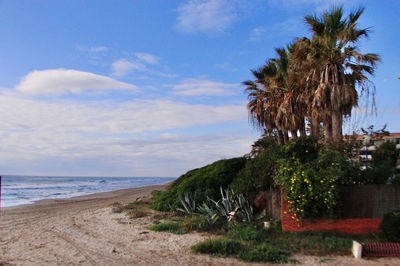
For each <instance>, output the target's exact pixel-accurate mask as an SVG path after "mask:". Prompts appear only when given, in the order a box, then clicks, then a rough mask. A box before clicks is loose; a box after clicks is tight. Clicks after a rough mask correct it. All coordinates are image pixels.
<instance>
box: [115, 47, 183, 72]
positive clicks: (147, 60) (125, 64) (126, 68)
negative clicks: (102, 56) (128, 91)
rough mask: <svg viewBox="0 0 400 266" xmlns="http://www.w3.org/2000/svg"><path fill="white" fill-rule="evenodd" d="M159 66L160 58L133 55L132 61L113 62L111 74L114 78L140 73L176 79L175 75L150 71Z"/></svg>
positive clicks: (142, 54) (123, 59)
mask: <svg viewBox="0 0 400 266" xmlns="http://www.w3.org/2000/svg"><path fill="white" fill-rule="evenodd" d="M159 65H160V57H158V56H155V55H152V54H148V53H135V57H134V58H133V59H126V58H120V59H118V60H116V61H114V62H113V63H112V64H111V71H112V73H111V74H112V75H113V76H116V77H126V76H128V75H129V74H132V73H133V72H135V71H141V72H146V73H148V74H152V75H156V76H160V77H165V78H174V77H177V75H175V74H169V73H164V72H161V71H158V70H154V69H152V67H153V66H159ZM146 78H147V77H146Z"/></svg>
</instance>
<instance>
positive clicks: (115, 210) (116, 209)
mask: <svg viewBox="0 0 400 266" xmlns="http://www.w3.org/2000/svg"><path fill="white" fill-rule="evenodd" d="M111 207H112V208H111V211H112V212H113V213H121V212H123V211H124V210H125V206H124V205H122V204H121V203H119V202H114V203H113V204H111Z"/></svg>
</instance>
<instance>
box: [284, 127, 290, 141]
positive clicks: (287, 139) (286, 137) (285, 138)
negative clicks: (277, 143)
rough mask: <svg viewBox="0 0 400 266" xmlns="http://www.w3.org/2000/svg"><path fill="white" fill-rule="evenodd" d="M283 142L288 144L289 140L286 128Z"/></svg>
mask: <svg viewBox="0 0 400 266" xmlns="http://www.w3.org/2000/svg"><path fill="white" fill-rule="evenodd" d="M283 142H284V143H285V144H287V143H288V142H289V135H288V131H287V130H286V129H284V130H283Z"/></svg>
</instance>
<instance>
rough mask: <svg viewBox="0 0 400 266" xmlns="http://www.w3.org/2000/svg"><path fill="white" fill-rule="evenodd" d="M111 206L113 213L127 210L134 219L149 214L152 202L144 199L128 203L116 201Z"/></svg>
mask: <svg viewBox="0 0 400 266" xmlns="http://www.w3.org/2000/svg"><path fill="white" fill-rule="evenodd" d="M110 206H111V211H112V212H113V213H122V212H126V213H127V214H128V215H129V217H130V218H132V219H133V218H140V217H144V216H147V215H148V213H149V209H150V202H147V201H142V200H136V201H134V202H129V203H127V204H122V203H120V202H114V203H112V204H111V205H110Z"/></svg>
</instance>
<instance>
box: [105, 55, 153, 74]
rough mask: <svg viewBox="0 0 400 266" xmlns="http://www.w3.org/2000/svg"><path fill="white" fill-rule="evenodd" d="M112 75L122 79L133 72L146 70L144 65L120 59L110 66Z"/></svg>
mask: <svg viewBox="0 0 400 266" xmlns="http://www.w3.org/2000/svg"><path fill="white" fill-rule="evenodd" d="M111 69H112V75H114V76H117V77H124V76H127V75H128V74H130V73H132V72H133V71H135V70H139V71H144V70H147V67H146V65H145V64H143V63H140V62H135V61H133V62H132V61H128V60H127V59H124V58H121V59H118V60H116V61H114V62H113V63H112V64H111Z"/></svg>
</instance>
